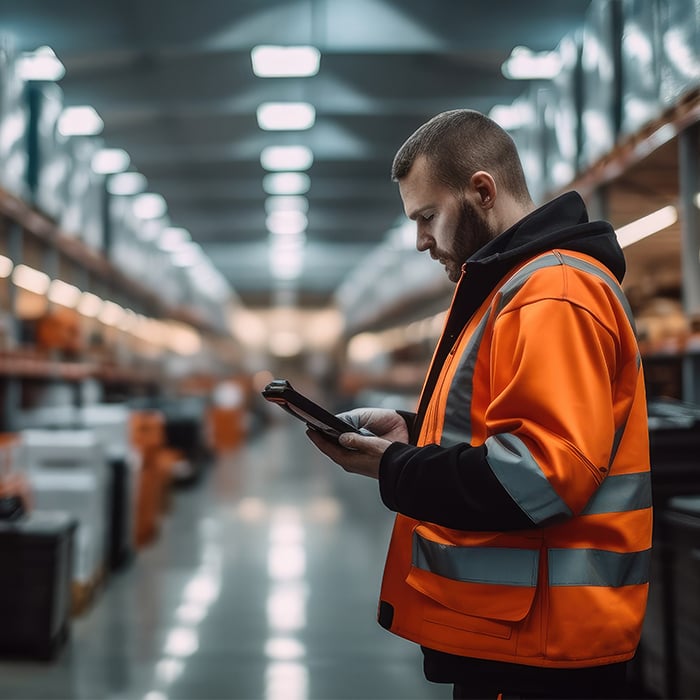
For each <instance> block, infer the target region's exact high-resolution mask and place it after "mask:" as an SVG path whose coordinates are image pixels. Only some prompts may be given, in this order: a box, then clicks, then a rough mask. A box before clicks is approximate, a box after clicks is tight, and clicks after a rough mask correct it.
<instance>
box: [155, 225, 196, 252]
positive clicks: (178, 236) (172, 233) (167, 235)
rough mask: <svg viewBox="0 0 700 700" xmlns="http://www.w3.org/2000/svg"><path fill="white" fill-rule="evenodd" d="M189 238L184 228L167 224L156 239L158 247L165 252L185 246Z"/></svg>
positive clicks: (188, 233)
mask: <svg viewBox="0 0 700 700" xmlns="http://www.w3.org/2000/svg"><path fill="white" fill-rule="evenodd" d="M191 238H192V237H191V236H190V232H189V231H188V230H187V229H186V228H180V227H177V226H168V227H167V228H166V229H165V230H164V231H163V233H161V235H160V238H159V239H158V247H159V248H160V249H161V250H164V251H166V252H167V253H173V252H175V251H176V250H180V249H182V248H184V247H186V246H187V244H188V242H189V241H190V240H191Z"/></svg>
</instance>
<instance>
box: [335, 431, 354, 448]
mask: <svg viewBox="0 0 700 700" xmlns="http://www.w3.org/2000/svg"><path fill="white" fill-rule="evenodd" d="M338 444H339V445H340V446H341V447H354V446H355V435H354V434H353V433H342V434H341V435H340V437H338Z"/></svg>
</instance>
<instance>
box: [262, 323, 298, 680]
mask: <svg viewBox="0 0 700 700" xmlns="http://www.w3.org/2000/svg"><path fill="white" fill-rule="evenodd" d="M303 346H304V344H303V342H302V339H301V336H300V335H299V333H295V332H294V331H277V332H276V333H273V334H272V335H271V336H270V352H271V353H272V354H273V355H275V356H276V357H294V356H295V355H298V354H299V353H300V352H301V350H302V348H303ZM285 688H286V689H289V683H288V678H285Z"/></svg>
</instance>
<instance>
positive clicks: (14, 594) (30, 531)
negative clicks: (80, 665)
mask: <svg viewBox="0 0 700 700" xmlns="http://www.w3.org/2000/svg"><path fill="white" fill-rule="evenodd" d="M76 527H77V523H76V521H75V519H74V518H72V517H71V516H70V515H68V514H66V513H51V512H46V511H37V512H34V513H31V514H29V515H26V516H24V517H23V518H21V519H20V520H17V521H13V522H4V521H0V559H1V560H2V566H1V567H0V619H1V620H2V625H0V655H2V656H5V657H29V658H36V659H44V660H49V659H52V658H53V657H54V656H55V655H56V654H57V652H58V651H59V650H60V648H61V646H62V645H63V643H64V642H65V641H66V639H67V638H68V636H69V634H70V620H71V618H70V613H71V578H72V556H73V538H74V533H75V530H76Z"/></svg>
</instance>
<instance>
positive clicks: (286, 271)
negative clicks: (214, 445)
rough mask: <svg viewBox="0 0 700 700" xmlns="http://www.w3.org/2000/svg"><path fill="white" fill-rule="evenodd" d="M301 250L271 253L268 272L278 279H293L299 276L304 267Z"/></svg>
mask: <svg viewBox="0 0 700 700" xmlns="http://www.w3.org/2000/svg"><path fill="white" fill-rule="evenodd" d="M302 253H303V251H298V252H295V253H292V252H285V253H284V254H283V255H280V254H271V256H270V274H271V275H272V276H273V277H274V278H275V279H278V280H295V279H298V278H299V277H301V272H302V268H303V267H304V258H303V254H302Z"/></svg>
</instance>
